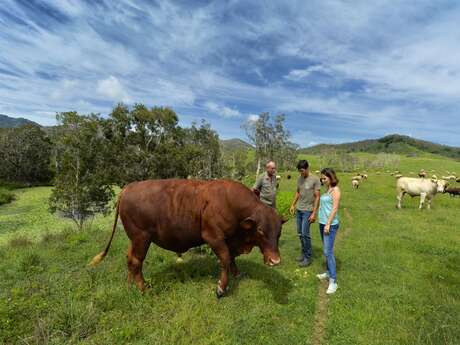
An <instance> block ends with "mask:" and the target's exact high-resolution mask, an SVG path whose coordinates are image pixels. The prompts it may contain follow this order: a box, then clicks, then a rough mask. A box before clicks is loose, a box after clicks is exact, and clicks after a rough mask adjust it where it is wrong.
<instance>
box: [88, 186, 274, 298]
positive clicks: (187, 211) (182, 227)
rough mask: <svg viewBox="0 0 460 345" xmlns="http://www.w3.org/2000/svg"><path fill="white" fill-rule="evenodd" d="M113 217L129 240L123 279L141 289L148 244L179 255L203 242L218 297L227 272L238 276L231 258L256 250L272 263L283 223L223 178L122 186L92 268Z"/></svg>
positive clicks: (223, 285)
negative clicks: (215, 263) (216, 265)
mask: <svg viewBox="0 0 460 345" xmlns="http://www.w3.org/2000/svg"><path fill="white" fill-rule="evenodd" d="M118 215H120V219H121V221H122V223H123V226H124V229H125V231H126V234H127V235H128V237H129V239H130V240H131V245H130V247H129V249H128V281H130V282H131V281H132V280H133V279H134V281H135V282H136V284H137V287H138V288H139V289H140V290H141V291H144V289H145V282H144V277H143V275H142V262H143V261H144V258H145V256H146V254H147V251H148V249H149V246H150V243H151V242H153V243H155V244H156V245H158V246H160V247H162V248H164V249H167V250H171V251H174V252H176V253H184V252H186V251H187V250H188V249H190V248H192V247H196V246H200V245H202V244H204V243H207V244H208V245H209V246H210V247H211V248H212V250H213V251H214V253H215V254H216V256H217V257H218V258H219V261H220V268H221V272H220V279H219V282H218V284H217V290H216V293H217V296H218V297H221V296H223V294H224V292H225V291H226V288H227V284H228V272H229V271H230V272H231V273H232V274H233V275H234V276H235V277H237V276H238V274H239V272H238V269H237V267H236V264H235V257H237V256H238V255H240V254H242V253H249V252H250V251H251V249H252V248H253V247H254V246H258V247H259V248H260V250H261V252H262V254H263V256H264V262H265V263H266V264H268V265H271V266H273V265H276V264H278V263H279V262H280V261H281V259H280V254H279V250H278V240H279V237H280V235H281V226H282V223H283V220H282V219H281V217H280V216H279V215H278V214H277V212H276V211H275V210H274V209H273V208H271V207H268V206H266V205H264V204H263V203H262V202H261V201H260V200H259V199H258V198H257V197H256V196H255V195H254V193H252V192H251V190H250V189H248V188H247V187H245V186H244V185H242V184H241V183H238V182H235V181H229V180H216V181H196V180H147V181H142V182H134V183H131V184H129V185H128V186H126V187H125V188H124V189H123V190H122V192H121V193H120V196H119V197H118V203H117V210H116V215H115V222H114V225H113V229H112V235H111V237H110V240H109V243H108V244H107V246H106V248H105V250H104V251H103V252H102V253H100V254H99V255H97V256H96V257H94V259H93V260H92V261H91V264H92V265H96V264H97V263H99V262H100V261H101V260H102V259H103V258H104V257H105V256H106V255H107V252H108V250H109V248H110V244H111V242H112V239H113V236H114V233H115V229H116V225H117V220H118Z"/></svg>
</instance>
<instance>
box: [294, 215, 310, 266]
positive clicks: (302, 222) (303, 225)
mask: <svg viewBox="0 0 460 345" xmlns="http://www.w3.org/2000/svg"><path fill="white" fill-rule="evenodd" d="M311 214H312V211H300V210H297V214H296V215H297V233H298V234H299V239H300V243H301V245H302V254H303V257H304V259H307V260H311V255H312V253H311V252H312V250H311V237H310V222H309V221H308V218H309V217H310V215H311Z"/></svg>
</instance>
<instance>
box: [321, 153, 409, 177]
mask: <svg viewBox="0 0 460 345" xmlns="http://www.w3.org/2000/svg"><path fill="white" fill-rule="evenodd" d="M319 164H320V166H319V169H322V168H325V167H334V169H335V170H336V171H341V172H351V171H358V170H368V169H391V170H395V169H398V168H399V165H400V156H399V155H396V154H390V153H379V154H377V155H367V156H366V155H357V154H352V153H346V152H344V151H339V150H335V149H327V150H323V151H321V154H320V155H319Z"/></svg>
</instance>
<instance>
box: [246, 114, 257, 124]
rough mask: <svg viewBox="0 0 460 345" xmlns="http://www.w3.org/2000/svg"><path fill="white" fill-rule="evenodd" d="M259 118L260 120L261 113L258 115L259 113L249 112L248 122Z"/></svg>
mask: <svg viewBox="0 0 460 345" xmlns="http://www.w3.org/2000/svg"><path fill="white" fill-rule="evenodd" d="M257 120H259V115H257V114H249V116H248V122H256V121H257Z"/></svg>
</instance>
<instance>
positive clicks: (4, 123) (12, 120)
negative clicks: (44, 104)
mask: <svg viewBox="0 0 460 345" xmlns="http://www.w3.org/2000/svg"><path fill="white" fill-rule="evenodd" d="M24 125H36V126H40V125H39V124H38V123H36V122H34V121H31V120H27V119H24V118H22V117H11V116H8V115H4V114H0V128H17V127H21V126H24ZM40 127H42V126H40Z"/></svg>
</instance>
